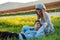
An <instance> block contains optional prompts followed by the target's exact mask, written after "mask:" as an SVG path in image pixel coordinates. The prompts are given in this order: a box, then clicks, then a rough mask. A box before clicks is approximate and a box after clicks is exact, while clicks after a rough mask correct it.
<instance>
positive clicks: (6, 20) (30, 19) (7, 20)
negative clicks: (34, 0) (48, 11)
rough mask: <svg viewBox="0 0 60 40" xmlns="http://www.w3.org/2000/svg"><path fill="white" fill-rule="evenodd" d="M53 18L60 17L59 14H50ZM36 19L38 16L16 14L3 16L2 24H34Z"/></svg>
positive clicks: (0, 20) (0, 19) (0, 22)
mask: <svg viewBox="0 0 60 40" xmlns="http://www.w3.org/2000/svg"><path fill="white" fill-rule="evenodd" d="M50 18H51V20H54V19H56V18H59V16H50ZM35 20H37V16H15V17H13V16H12V17H1V18H0V25H4V26H7V27H9V26H12V25H16V26H23V25H31V26H32V25H33V24H34V22H35Z"/></svg>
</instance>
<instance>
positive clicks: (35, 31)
mask: <svg viewBox="0 0 60 40" xmlns="http://www.w3.org/2000/svg"><path fill="white" fill-rule="evenodd" d="M35 9H36V14H37V17H38V20H37V21H35V24H34V27H30V26H23V28H22V30H21V33H20V34H19V37H20V40H22V39H24V40H27V39H29V38H30V39H31V38H39V37H41V36H43V35H48V34H49V32H50V31H51V32H52V33H53V32H54V31H55V30H54V27H53V25H52V23H51V22H50V18H49V15H48V13H47V12H46V7H45V5H44V4H40V3H37V4H36V5H35Z"/></svg>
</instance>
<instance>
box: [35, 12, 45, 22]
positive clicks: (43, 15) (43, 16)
mask: <svg viewBox="0 0 60 40" xmlns="http://www.w3.org/2000/svg"><path fill="white" fill-rule="evenodd" d="M36 14H37V17H38V19H40V18H41V16H40V15H39V14H38V13H37V12H36ZM41 15H42V18H43V20H44V21H46V17H45V14H44V13H42V14H41Z"/></svg>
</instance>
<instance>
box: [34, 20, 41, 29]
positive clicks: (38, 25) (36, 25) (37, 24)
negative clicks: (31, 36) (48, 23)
mask: <svg viewBox="0 0 60 40" xmlns="http://www.w3.org/2000/svg"><path fill="white" fill-rule="evenodd" d="M40 26H41V23H40V21H39V20H37V21H35V25H34V28H35V29H36V30H37V29H39V28H40Z"/></svg>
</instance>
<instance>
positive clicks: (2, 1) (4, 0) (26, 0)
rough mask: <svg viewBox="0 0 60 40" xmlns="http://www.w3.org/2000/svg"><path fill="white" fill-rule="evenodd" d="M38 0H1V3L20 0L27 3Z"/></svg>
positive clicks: (19, 0)
mask: <svg viewBox="0 0 60 40" xmlns="http://www.w3.org/2000/svg"><path fill="white" fill-rule="evenodd" d="M33 1H37V0H0V4H3V3H6V2H20V3H27V2H33Z"/></svg>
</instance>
